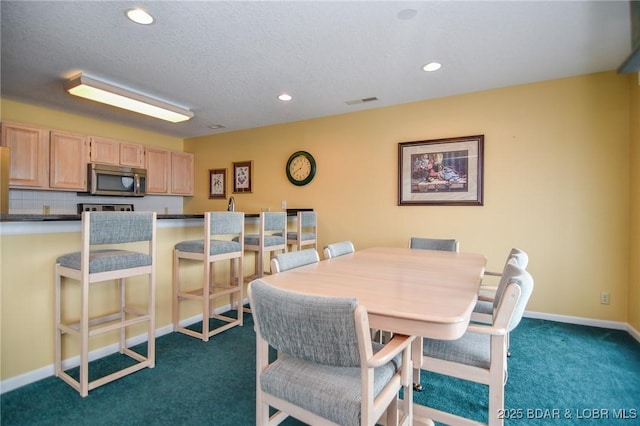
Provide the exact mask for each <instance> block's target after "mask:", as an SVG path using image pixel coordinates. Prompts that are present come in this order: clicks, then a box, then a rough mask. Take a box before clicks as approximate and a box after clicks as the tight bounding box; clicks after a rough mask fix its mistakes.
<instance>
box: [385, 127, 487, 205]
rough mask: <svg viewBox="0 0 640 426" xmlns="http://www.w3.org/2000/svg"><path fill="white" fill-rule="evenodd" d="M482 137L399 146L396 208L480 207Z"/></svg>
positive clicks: (420, 142)
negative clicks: (430, 206) (429, 206)
mask: <svg viewBox="0 0 640 426" xmlns="http://www.w3.org/2000/svg"><path fill="white" fill-rule="evenodd" d="M483 155H484V135H475V136H463V137H457V138H447V139H433V140H426V141H415V142H402V143H399V144H398V205H399V206H427V205H445V206H447V205H448V206H481V205H482V204H483V200H482V194H483V185H482V179H483V162H484V161H483Z"/></svg>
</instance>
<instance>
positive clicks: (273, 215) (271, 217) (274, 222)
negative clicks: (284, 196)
mask: <svg viewBox="0 0 640 426" xmlns="http://www.w3.org/2000/svg"><path fill="white" fill-rule="evenodd" d="M262 214H263V218H264V230H265V231H281V230H283V229H285V228H286V227H287V214H286V213H285V212H263V213H262Z"/></svg>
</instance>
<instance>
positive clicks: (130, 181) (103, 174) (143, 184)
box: [87, 163, 147, 197]
mask: <svg viewBox="0 0 640 426" xmlns="http://www.w3.org/2000/svg"><path fill="white" fill-rule="evenodd" d="M87 170H88V171H87V192H88V193H89V194H90V195H115V196H120V197H142V196H144V195H146V193H147V170H146V169H138V168H134V167H120V166H112V165H109V164H98V163H89V165H88V168H87Z"/></svg>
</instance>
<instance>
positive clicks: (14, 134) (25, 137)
mask: <svg viewBox="0 0 640 426" xmlns="http://www.w3.org/2000/svg"><path fill="white" fill-rule="evenodd" d="M2 146H6V147H8V148H9V150H10V152H11V163H10V170H9V187H11V188H43V189H46V188H48V187H49V131H48V130H47V129H42V128H38V127H32V126H25V125H22V124H14V123H7V122H3V123H2Z"/></svg>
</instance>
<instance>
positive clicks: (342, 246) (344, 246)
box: [325, 241, 354, 257]
mask: <svg viewBox="0 0 640 426" xmlns="http://www.w3.org/2000/svg"><path fill="white" fill-rule="evenodd" d="M325 249H327V250H328V251H329V254H330V255H331V257H337V256H343V255H345V254H349V253H353V252H354V247H353V243H352V242H351V241H341V242H339V243H333V244H329V245H327V246H325Z"/></svg>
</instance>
